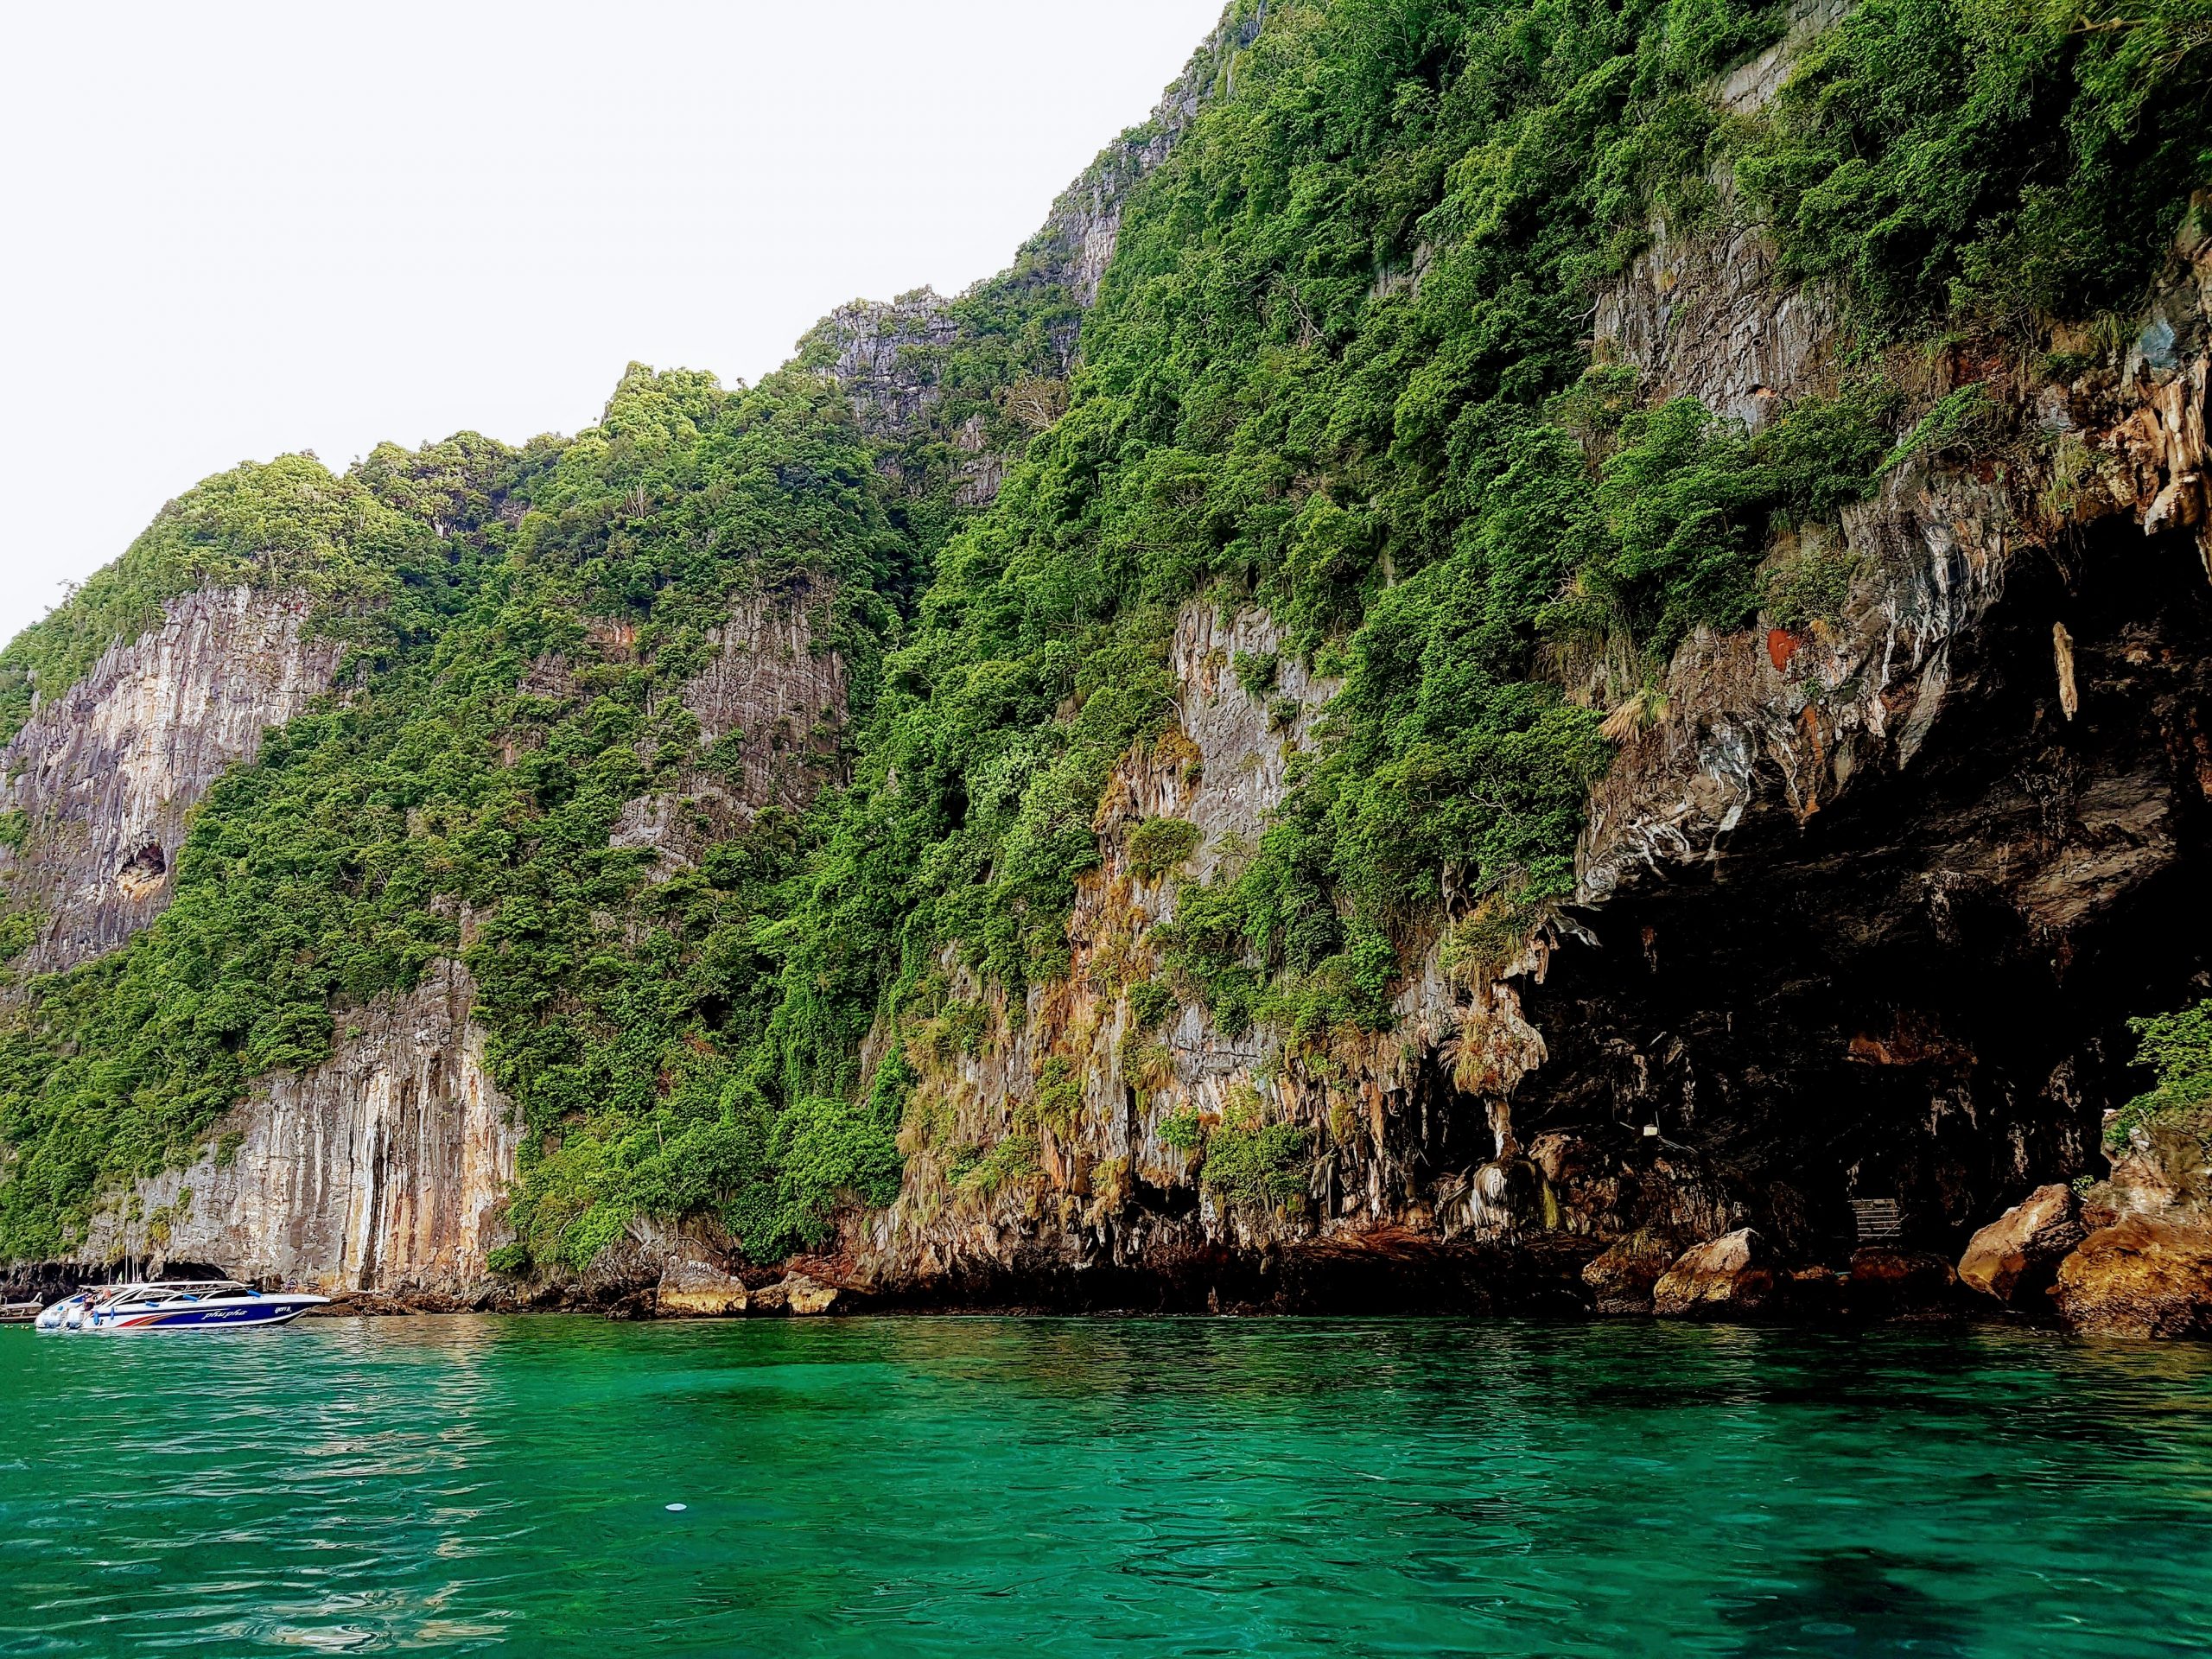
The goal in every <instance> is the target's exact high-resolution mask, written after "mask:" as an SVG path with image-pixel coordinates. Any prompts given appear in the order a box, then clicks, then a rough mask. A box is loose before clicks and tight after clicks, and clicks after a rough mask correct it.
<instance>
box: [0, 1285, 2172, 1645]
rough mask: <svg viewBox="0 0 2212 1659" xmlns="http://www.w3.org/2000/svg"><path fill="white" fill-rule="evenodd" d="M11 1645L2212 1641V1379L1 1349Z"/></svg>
mask: <svg viewBox="0 0 2212 1659" xmlns="http://www.w3.org/2000/svg"><path fill="white" fill-rule="evenodd" d="M0 1424H4V1425H5V1430H4V1433H5V1441H4V1444H0V1453H3V1454H4V1455H0V1606H4V1607H5V1609H6V1611H5V1613H4V1614H0V1654H41V1655H44V1654H108V1653H116V1652H125V1651H128V1652H166V1651H170V1650H183V1649H190V1650H194V1651H198V1652H210V1651H212V1652H217V1653H222V1654H250V1653H254V1652H261V1651H275V1650H278V1649H290V1650H295V1651H296V1650H301V1649H305V1650H308V1651H319V1652H331V1653H385V1652H397V1651H401V1650H406V1651H410V1652H416V1653H432V1654H466V1653H489V1652H502V1651H511V1652H516V1653H524V1654H530V1655H541V1654H542V1655H551V1656H565V1655H588V1656H591V1659H617V1656H620V1655H626V1654H633V1653H634V1654H684V1653H699V1654H709V1653H710V1654H716V1655H725V1656H726V1655H752V1654H761V1655H769V1654H772V1655H777V1656H786V1655H835V1656H842V1655H855V1656H857V1655H876V1654H902V1655H903V1654H917V1655H934V1654H948V1655H949V1654H956V1653H957V1654H970V1653H976V1652H984V1651H996V1650H1001V1649H1014V1648H1020V1649H1023V1650H1024V1651H1025V1652H1030V1653H1037V1654H1043V1655H1084V1656H1094V1655H1108V1654H1121V1653H1132V1654H1137V1653H1141V1654H1144V1655H1147V1656H1152V1655H1200V1654H1268V1655H1303V1654H1324V1653H1355V1652H1356V1653H1361V1654H1446V1653H1482V1654H1485V1655H1538V1654H1542V1655H1629V1654H1647V1653H1660V1652H1664V1653H1669V1654H1688V1655H1713V1656H1724V1655H1736V1656H1751V1655H1758V1656H1767V1655H1783V1654H1812V1655H1846V1654H1848V1655H1853V1656H1866V1655H1877V1654H1882V1655H1888V1654H1896V1655H1905V1654H1913V1655H1920V1656H1928V1655H1975V1656H1980V1655H1988V1656H2005V1659H2011V1656H2016V1655H2020V1654H2025V1653H2037V1654H2053V1655H2069V1656H2071V1655H2080V1656H2106V1655H2112V1656H2118V1655H2122V1654H2125V1655H2131V1656H2132V1655H2141V1654H2153V1653H2183V1652H2202V1651H2206V1650H2212V1612H2208V1611H2207V1604H2206V1601H2205V1598H2204V1597H2203V1596H2202V1589H2201V1586H2202V1580H2203V1574H2204V1571H2205V1569H2206V1568H2207V1567H2208V1566H2212V1354H2209V1353H2208V1352H2207V1351H2204V1350H2202V1349H2190V1348H2180V1347H2173V1348H2153V1347H2147V1346H2140V1345H2130V1344H2090V1343H2068V1342H2061V1341H2057V1340H2055V1339H2050V1338H2036V1337H2029V1336H2022V1335H2015V1334H2010V1333H2000V1332H1984V1333H1974V1334H1967V1335H1963V1336H1962V1335H1958V1334H1955V1333H1936V1334H1931V1333H1925V1332H1887V1333H1880V1334H1878V1335H1874V1336H1872V1337H1866V1336H1860V1337H1853V1338H1829V1337H1821V1336H1817V1335H1804V1334H1793V1333H1789V1332H1769V1331H1732V1330H1722V1329H1676V1328H1662V1327H1650V1326H1636V1325H1599V1326H1589V1327H1582V1326H1542V1325H1512V1324H1489V1325H1462V1324H1453V1323H1450V1322H1417V1321H1404V1322H1389V1321H1291V1320H1281V1321H1251V1322H1243V1321H1234V1320H1202V1319H1200V1320H1144V1321H1076V1320H996V1319H937V1320H922V1319H915V1320H848V1321H836V1322H831V1323H826V1324H813V1323H799V1322H792V1323H788V1324H781V1323H768V1322H760V1323H736V1324H728V1325H702V1326H680V1327H677V1326H645V1327H639V1326H628V1325H609V1324H606V1323H603V1322H600V1321H594V1320H582V1319H521V1320H499V1319H459V1318H456V1319H417V1320H404V1321H382V1322H372V1321H346V1320H330V1321H323V1322H319V1323H315V1324H311V1325H302V1326H299V1327H296V1328H295V1329H293V1330H290V1331H288V1332H279V1333H260V1334H258V1335H251V1336H249V1335H245V1334H241V1335H239V1336H237V1337H227V1338H226V1337H215V1338H139V1339H118V1340H112V1341H90V1340H69V1339H44V1340H41V1339H38V1338H34V1337H32V1336H31V1335H30V1334H29V1332H16V1331H0ZM671 1503H681V1504H683V1506H684V1507H683V1509H682V1510H671V1509H670V1508H669V1507H668V1506H669V1505H670V1504H671Z"/></svg>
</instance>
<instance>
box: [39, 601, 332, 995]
mask: <svg viewBox="0 0 2212 1659" xmlns="http://www.w3.org/2000/svg"><path fill="white" fill-rule="evenodd" d="M308 613H309V603H308V600H307V598H306V597H305V596H304V595H303V594H296V593H282V592H279V593H268V592H263V591H258V590H256V589H252V588H203V589H200V590H199V591H197V592H194V593H189V594H184V595H182V596H181V597H180V598H176V599H173V600H171V601H168V604H167V605H166V606H164V607H162V623H161V626H158V627H156V628H153V629H150V630H149V631H148V632H146V633H144V634H143V635H141V636H140V637H139V638H137V639H133V640H129V641H125V642H119V643H118V644H117V645H113V646H112V647H111V648H110V649H109V651H108V652H107V653H106V655H105V656H104V657H102V658H100V659H99V663H98V664H96V665H95V666H94V667H93V669H92V671H91V672H90V673H89V674H87V675H86V677H84V678H83V679H81V680H79V682H78V683H76V684H75V685H73V686H71V687H69V688H67V690H64V691H62V692H61V693H60V695H59V696H55V697H54V698H53V699H52V700H51V701H49V702H46V703H45V704H44V705H43V706H41V708H40V709H38V711H37V712H36V713H35V714H34V715H32V717H31V719H30V720H29V722H28V723H27V724H26V725H25V726H24V728H23V729H22V731H21V732H19V733H17V734H16V737H15V739H14V741H12V742H10V744H9V745H8V747H7V749H6V751H5V752H4V753H0V767H4V769H5V779H6V781H5V783H4V785H0V797H4V801H5V805H6V808H7V809H8V810H13V811H16V812H19V813H21V814H22V818H21V820H20V823H21V830H20V833H19V836H18V837H17V838H16V842H15V844H14V845H12V846H6V845H0V882H4V883H5V885H6V892H7V902H8V904H9V906H10V908H11V909H13V910H15V911H16V912H18V913H20V914H23V915H26V916H28V917H29V918H33V920H34V922H35V931H34V932H33V934H32V938H31V943H30V945H29V949H28V950H25V951H24V952H23V953H22V956H21V957H19V958H18V960H17V963H16V966H17V968H18V969H19V971H22V972H28V973H49V972H52V971H54V970H55V969H62V968H68V967H72V966H73V965H75V964H76V963H80V962H84V961H86V960H88V959H89V958H91V957H97V956H99V955H101V954H102V953H103V952H105V951H108V950H113V949H114V948H115V947H116V946H117V945H118V944H122V943H123V942H124V940H125V939H127V938H130V935H131V934H132V933H134V932H136V931H137V930H138V929H140V928H142V927H143V926H145V925H146V924H147V923H148V922H149V921H151V920H152V919H153V918H155V917H156V915H158V914H160V912H161V911H162V907H163V906H165V905H166V904H167V903H168V895H169V886H170V884H169V874H170V873H169V863H170V861H171V860H172V859H174V858H175V856H176V851H177V846H178V843H179V842H181V841H182V839H183V836H184V824H185V819H186V817H187V816H188V814H189V813H190V812H191V810H192V809H193V807H194V806H195V805H196V804H198V803H199V801H200V798H201V797H202V796H204V795H205V794H206V793H207V789H208V786H209V785H212V784H213V782H214V781H215V779H217V778H219V777H220V776H221V775H222V774H223V772H224V771H225V770H226V768H228V767H229V766H232V765H234V764H236V763H237V762H239V761H242V760H251V759H252V758H253V756H254V755H255V753H257V751H258V750H259V748H260V747H261V739H262V734H263V733H264V731H266V730H267V729H268V728H270V727H272V726H281V725H283V723H284V722H285V721H288V720H289V719H290V718H291V717H292V716H293V715H296V714H297V713H299V712H300V710H301V709H303V708H305V707H306V706H307V704H308V701H309V700H310V699H312V698H314V697H315V696H320V695H321V693H323V692H325V691H327V690H329V689H330V685H331V680H332V677H333V676H334V675H335V674H336V672H337V671H338V664H339V660H340V655H341V649H340V646H339V645H338V643H337V642H336V641H335V640H333V639H327V638H324V637H322V636H320V635H318V634H317V633H315V632H314V631H313V630H312V629H311V628H310V627H309V626H308Z"/></svg>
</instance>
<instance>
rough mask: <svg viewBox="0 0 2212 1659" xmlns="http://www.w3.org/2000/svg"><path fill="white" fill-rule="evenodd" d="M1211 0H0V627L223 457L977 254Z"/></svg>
mask: <svg viewBox="0 0 2212 1659" xmlns="http://www.w3.org/2000/svg"><path fill="white" fill-rule="evenodd" d="M1220 7H1221V0H1116V3H1114V4H1113V5H1111V6H1109V7H1105V8H1100V7H1098V6H1096V5H1090V4H1077V3H1074V0H839V3H836V4H835V5H823V4H807V3H804V0H784V3H768V0H723V3H720V4H715V3H705V0H623V3H621V4H619V5H610V4H607V3H604V0H596V3H575V0H527V3H525V0H508V3H493V0H437V3H416V0H397V3H395V0H378V3H375V4H368V3H359V0H354V3H336V0H315V3H308V0H283V3H245V0H196V3H178V0H160V3H113V0H109V3H101V4H89V3H87V4H76V3H49V4H32V3H29V0H4V3H0V639H8V638H12V637H13V636H14V634H15V633H16V632H17V631H18V630H19V629H20V628H22V626H25V625H26V624H28V623H29V622H32V621H35V620H37V618H38V617H39V616H41V614H43V613H45V611H46V610H47V609H48V607H50V606H51V605H52V604H54V602H55V601H56V600H57V599H59V597H60V594H61V591H62V590H61V587H60V584H61V583H62V582H65V581H70V580H81V579H82V578H83V577H84V576H85V575H87V574H89V573H90V572H91V571H92V570H93V569H97V568H98V567H99V565H101V564H104V563H106V562H107V561H108V560H110V559H111V558H113V557H114V556H116V555H117V554H118V553H120V552H121V551H122V550H123V549H124V546H125V545H127V544H128V543H129V542H130V538H131V537H133V536H135V535H136V534H137V532H138V531H140V530H141V529H142V528H143V527H144V525H145V524H146V521H147V520H148V519H149V518H151V517H152V516H153V514H154V512H155V511H156V509H157V508H159V507H160V505H161V504H162V502H163V501H165V500H167V499H168V498H169V497H171V496H173V495H175V494H176V493H179V492H180V491H181V490H183V489H184V488H185V487H186V486H189V485H190V484H192V483H194V481H196V480H199V479H200V478H201V477H204V476H205V475H206V474H209V473H212V472H216V471H219V470H220V469H222V468H224V467H229V466H232V465H233V464H235V463H236V462H237V461H241V460H244V459H245V458H248V457H253V458H256V459H265V458H266V457H268V456H270V455H273V454H280V453H283V451H286V450H291V449H312V450H314V451H315V453H316V454H319V455H321V457H322V459H323V460H324V461H326V462H327V463H329V464H330V465H331V466H332V467H334V468H337V467H344V466H345V465H346V462H348V461H351V460H352V459H353V457H355V456H356V455H359V454H361V453H363V452H364V451H365V450H366V449H367V448H369V447H370V446H371V445H372V444H373V443H375V442H378V440H379V439H384V438H391V439H395V440H397V441H398V442H404V443H409V444H414V443H418V442H423V440H426V439H429V438H436V437H442V436H444V435H446V434H448V433H449V432H452V431H454V430H455V429H460V428H463V427H474V428H475V429H478V430H480V431H483V432H488V433H490V434H492V435H493V436H496V437H500V438H505V439H507V440H509V441H510V442H519V441H521V440H523V439H525V438H528V437H530V436H531V435H533V434H535V433H537V432H543V431H549V430H551V431H573V430H574V429H576V428H577V427H579V426H583V425H588V423H590V422H591V421H592V420H593V419H594V417H595V416H597V414H598V412H599V409H600V406H601V404H602V403H603V402H604V400H605V398H606V396H607V391H609V390H610V389H611V388H612V387H613V384H614V381H615V379H616V378H617V376H619V375H620V372H621V371H622V367H623V365H625V364H626V363H627V362H629V361H630V360H631V359H639V360H641V361H644V362H647V363H652V364H654V365H658V366H663V367H665V366H669V365H683V366H686V367H693V368H707V369H712V370H714V371H715V372H717V373H719V374H721V376H722V377H723V378H725V379H730V378H736V377H743V378H747V379H751V378H757V377H758V376H759V375H760V374H761V373H762V372H765V371H766V370H768V369H771V368H772V367H774V366H775V365H777V364H779V363H780V362H782V361H783V360H784V359H785V357H786V356H788V355H789V353H790V351H791V346H792V344H793V343H794V342H795V341H796V340H797V339H798V336H799V334H802V333H803V332H804V330H805V329H806V328H807V327H809V326H810V325H811V324H812V323H813V322H814V321H816V320H817V318H819V317H820V316H822V315H823V314H824V313H825V312H827V311H829V309H830V308H832V307H833V306H835V305H837V304H839V303H841V302H843V301H845V300H849V299H852V298H855V297H857V296H868V297H871V298H889V297H890V296H892V295H893V294H896V293H899V292H903V291H904V290H906V289H910V288H915V287H918V286H920V285H921V284H923V283H931V284H934V285H935V286H936V287H938V289H943V290H944V291H946V292H951V291H953V290H955V289H959V288H962V287H964V286H965V285H966V284H967V283H970V282H972V281H974V280H975V279H976V278H977V277H984V276H988V275H989V274H991V273H992V272H994V271H996V270H1000V269H1001V268H1002V267H1003V266H1004V265H1005V264H1006V263H1007V260H1008V258H1009V257H1010V256H1011V255H1012V254H1013V252H1014V249H1015V247H1016V246H1018V245H1020V242H1021V240H1022V239H1023V238H1025V237H1027V235H1028V234H1029V232H1031V231H1033V230H1034V229H1035V228H1036V227H1037V226H1038V225H1039V224H1040V223H1041V222H1042V220H1043V219H1044V216H1045V212H1046V208H1047V207H1048V206H1049V205H1050V203H1051V201H1052V198H1053V196H1054V195H1056V194H1058V191H1059V190H1060V188H1061V187H1062V186H1064V185H1065V184H1066V183H1067V182H1068V181H1069V180H1071V179H1072V178H1073V177H1074V176H1075V175H1076V174H1077V173H1078V172H1079V171H1081V170H1082V168H1083V167H1084V165H1085V164H1086V163H1087V162H1089V161H1090V157H1091V156H1093V155H1094V154H1096V152H1097V150H1098V149H1101V148H1102V147H1103V145H1104V144H1105V143H1106V142H1107V141H1108V140H1109V139H1110V138H1111V137H1113V136H1114V135H1115V134H1116V133H1117V132H1118V131H1120V130H1121V129H1122V128H1123V127H1125V126H1128V125H1130V124H1133V123H1135V122H1136V121H1139V120H1141V119H1142V118H1144V116H1145V115H1146V114H1147V112H1148V111H1150V109H1151V108H1152V105H1153V104H1154V101H1155V100H1156V99H1158V97H1159V94H1160V89H1161V88H1162V87H1163V86H1165V85H1166V83H1167V81H1168V80H1169V79H1172V78H1173V76H1174V75H1175V74H1176V73H1178V72H1179V70H1180V69H1181V67H1182V66H1183V63H1184V61H1185V59H1187V58H1188V56H1189V55H1190V53H1191V51H1192V48H1195V47H1196V46H1197V44H1198V41H1199V40H1200V38H1201V37H1202V36H1203V35H1205V31H1206V30H1207V29H1209V28H1210V27H1211V24H1212V23H1213V22H1214V19H1215V17H1216V16H1217V13H1218V12H1219V10H1220Z"/></svg>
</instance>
